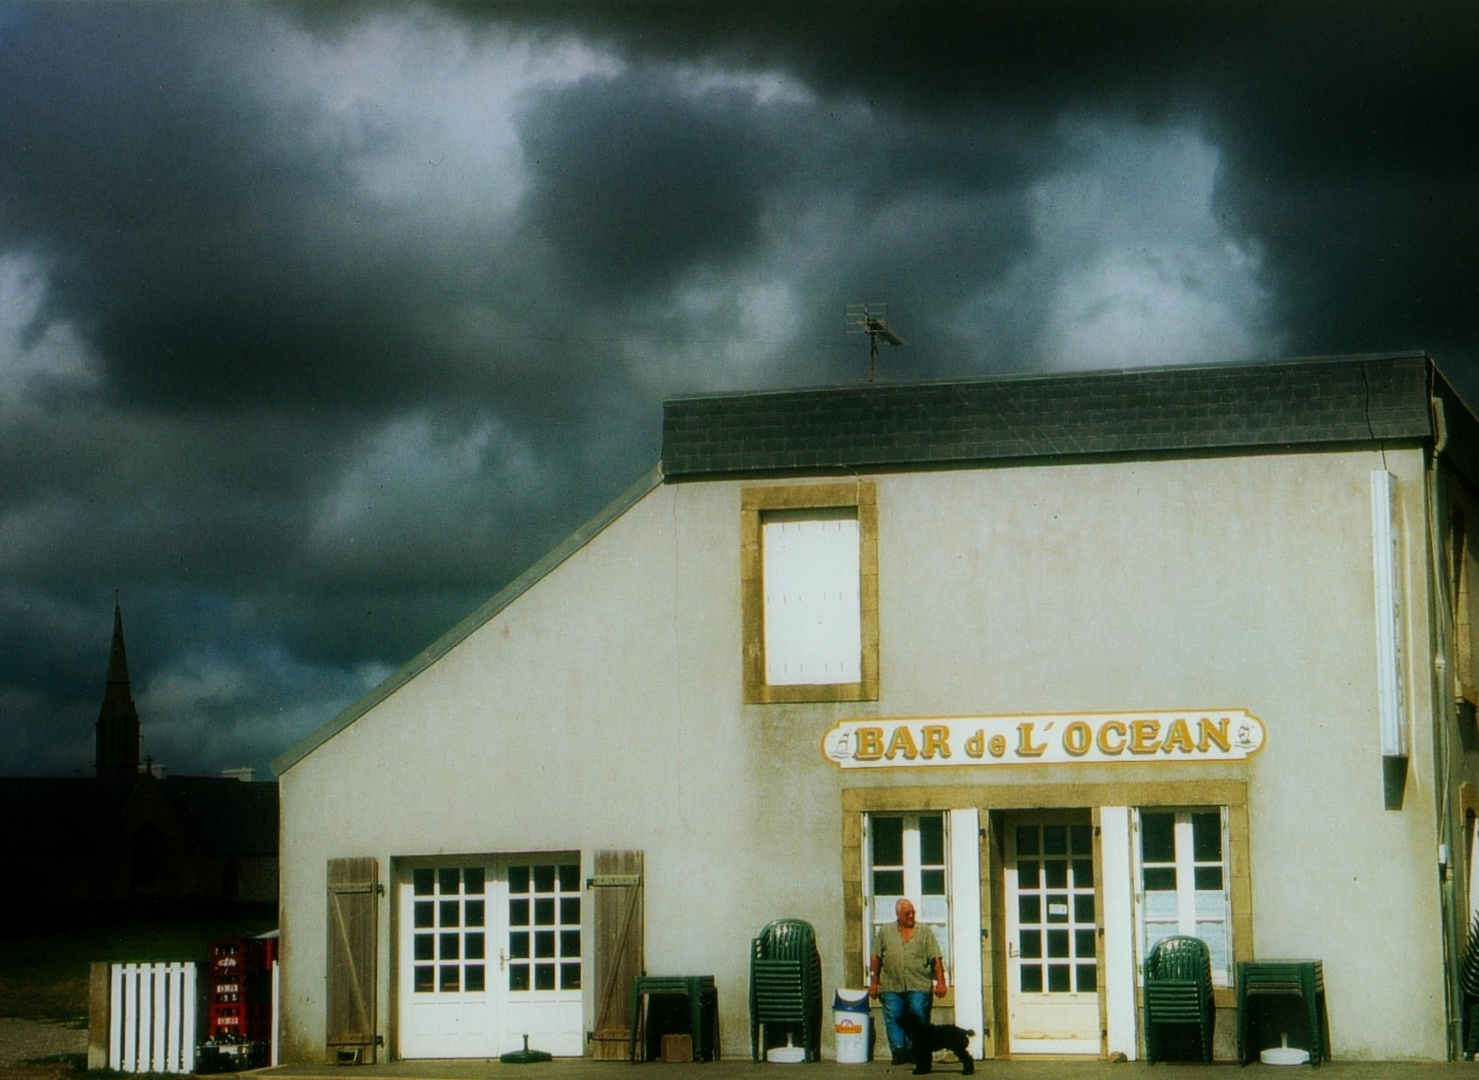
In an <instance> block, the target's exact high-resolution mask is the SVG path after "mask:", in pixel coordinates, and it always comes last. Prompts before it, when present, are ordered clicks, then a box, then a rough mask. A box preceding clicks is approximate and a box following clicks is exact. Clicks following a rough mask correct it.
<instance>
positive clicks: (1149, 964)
mask: <svg viewBox="0 0 1479 1080" xmlns="http://www.w3.org/2000/svg"><path fill="white" fill-rule="evenodd" d="M1215 1023H1216V1011H1215V1009H1214V1007H1213V1004H1212V958H1211V955H1210V954H1209V953H1208V951H1207V945H1206V942H1204V941H1202V940H1201V939H1200V938H1194V937H1168V938H1162V939H1161V940H1160V941H1158V942H1156V943H1155V945H1154V946H1153V947H1152V948H1151V950H1150V955H1149V956H1147V957H1146V958H1145V1061H1146V1063H1147V1064H1149V1065H1154V1064H1155V1063H1156V1062H1157V1061H1164V1060H1165V1059H1166V1055H1165V1052H1164V1051H1165V1046H1166V1042H1165V1036H1166V1028H1168V1027H1170V1026H1171V1025H1176V1026H1177V1027H1182V1028H1184V1027H1187V1026H1195V1028H1196V1032H1197V1042H1198V1049H1199V1050H1200V1052H1201V1059H1202V1063H1203V1064H1205V1065H1210V1064H1211V1063H1212V1029H1213V1025H1214V1024H1215Z"/></svg>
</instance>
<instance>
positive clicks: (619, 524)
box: [281, 450, 1446, 1062]
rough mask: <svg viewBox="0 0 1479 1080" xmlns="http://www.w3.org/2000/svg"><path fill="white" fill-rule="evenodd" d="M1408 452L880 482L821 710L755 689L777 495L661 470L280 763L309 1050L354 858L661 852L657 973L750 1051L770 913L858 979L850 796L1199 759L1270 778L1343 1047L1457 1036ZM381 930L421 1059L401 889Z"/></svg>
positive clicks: (1085, 776) (1292, 942)
mask: <svg viewBox="0 0 1479 1080" xmlns="http://www.w3.org/2000/svg"><path fill="white" fill-rule="evenodd" d="M1381 467H1383V455H1381V454H1379V453H1376V452H1368V451H1350V452H1327V453H1311V454H1287V455H1278V454H1270V455H1259V456H1244V457H1236V456H1226V457H1221V456H1219V457H1205V458H1192V459H1179V460H1159V461H1130V462H1113V463H1087V464H1085V463H1078V464H1072V465H1032V466H1018V467H1011V468H997V469H972V470H956V471H938V472H916V473H888V474H881V475H878V476H875V477H873V478H872V479H873V480H875V481H876V484H877V490H878V515H879V525H878V537H879V541H878V543H879V557H878V561H879V591H880V599H879V610H880V615H879V620H880V651H881V656H880V665H879V667H880V679H879V682H880V691H879V698H878V700H877V701H876V702H851V703H847V702H839V703H820V704H818V703H813V704H778V705H744V704H743V703H742V702H743V693H742V671H741V660H742V657H741V638H742V634H741V618H740V574H739V565H740V553H739V536H740V530H739V516H740V491H741V489H742V488H743V487H746V486H750V487H753V486H756V485H755V484H743V483H740V482H737V481H722V482H706V483H688V484H669V485H665V486H663V487H660V488H658V489H657V490H655V491H653V492H652V493H650V494H649V495H648V496H646V497H645V498H644V499H642V500H641V501H639V502H638V503H637V504H636V505H634V506H633V507H632V508H631V509H630V510H628V511H627V512H626V514H624V515H623V516H622V517H620V518H619V519H618V520H617V521H616V522H614V523H613V524H612V525H611V526H610V527H609V528H608V529H606V530H605V531H604V532H602V533H601V534H599V535H598V536H597V537H595V538H594V539H593V540H592V541H591V542H590V543H589V544H588V545H586V547H584V548H583V549H582V550H581V551H579V552H578V553H576V554H575V555H574V556H572V557H571V558H570V559H569V560H568V561H566V562H565V563H564V564H562V565H561V566H559V567H558V568H557V569H556V570H554V571H553V572H552V573H550V574H549V576H548V577H546V578H545V579H543V580H542V581H541V582H539V583H538V584H537V585H536V586H535V587H534V588H532V589H531V590H529V591H528V592H527V593H525V594H524V595H523V596H521V597H520V598H519V599H518V600H516V601H515V602H514V603H513V604H512V605H510V606H509V607H508V608H507V609H505V610H504V611H502V612H500V613H499V614H498V615H497V616H495V617H494V618H492V619H491V620H490V621H489V622H487V623H486V624H485V625H483V626H482V627H481V628H480V629H478V630H477V631H475V632H474V633H473V634H472V635H471V636H469V637H468V638H467V639H466V640H465V641H463V642H462V643H461V644H460V645H459V646H457V647H456V648H455V649H453V650H452V651H451V652H449V653H448V654H447V655H446V656H444V657H442V658H441V659H440V660H439V661H438V662H437V663H435V664H434V665H432V666H431V667H430V668H428V669H427V670H426V671H425V672H423V673H422V674H421V675H419V676H418V677H417V678H415V679H413V680H412V681H411V682H409V683H407V684H406V685H405V686H403V687H402V688H400V689H399V690H398V691H397V692H396V693H394V694H393V695H391V696H390V697H389V698H387V699H386V700H385V701H383V702H381V703H380V704H379V705H377V706H376V707H375V708H373V709H372V710H371V711H370V712H368V713H366V714H365V715H364V716H362V717H360V718H359V719H358V720H357V721H356V722H355V723H353V724H352V725H350V726H349V727H348V728H346V729H345V730H343V731H341V732H339V733H338V734H337V735H335V736H334V737H333V738H332V739H330V740H329V741H328V742H326V743H325V744H324V745H322V746H321V747H319V748H318V749H317V750H316V751H314V752H313V753H312V754H310V755H309V756H308V757H306V758H304V759H302V760H300V761H298V762H296V763H295V764H294V765H293V766H292V767H291V768H290V769H289V770H288V771H287V772H286V773H284V775H283V776H282V778H281V791H282V800H283V823H284V825H283V828H284V834H283V850H282V862H283V897H282V929H283V962H284V975H283V1001H284V1020H285V1026H284V1047H285V1058H286V1060H290V1061H305V1062H306V1061H316V1060H319V1059H320V1058H321V1056H322V1050H323V1048H322V1038H323V1035H322V1033H323V1025H324V1013H323V1001H322V985H323V980H322V970H323V957H324V867H325V863H326V861H327V859H329V858H331V857H337V856H347V855H374V856H376V857H377V858H378V859H379V860H380V863H381V868H382V870H381V872H382V875H385V874H386V873H387V872H388V871H389V869H390V867H391V865H392V861H393V860H394V859H396V858H399V857H410V856H426V855H450V854H456V853H504V852H526V851H580V852H582V853H583V854H584V855H586V857H587V858H588V857H589V854H590V853H591V852H593V851H595V850H597V849H601V848H608V847H609V848H636V849H642V850H643V851H645V853H646V866H647V886H646V904H647V907H646V920H647V927H648V930H647V935H646V953H647V967H648V970H650V971H654V972H678V971H683V972H706V973H713V974H714V975H715V976H716V977H717V979H718V981H719V987H720V1003H721V1008H722V1028H723V1030H724V1031H725V1032H726V1033H727V1043H726V1046H725V1052H726V1053H727V1054H739V1053H744V1052H747V1051H748V1046H747V1045H745V1043H746V1041H747V1036H746V1032H747V1031H748V1016H747V1008H746V1002H745V997H746V985H747V982H746V980H747V971H748V968H747V959H746V956H747V943H748V940H749V938H750V937H751V936H752V935H753V934H754V933H755V931H756V930H757V929H758V928H759V927H760V926H761V925H762V924H763V923H765V922H766V921H768V920H770V919H772V918H776V917H779V916H783V915H784V916H793V917H799V918H804V919H807V920H808V921H810V922H812V924H813V925H814V926H815V927H816V929H817V934H818V945H819V948H820V950H821V953H822V957H823V963H824V982H825V984H826V985H827V986H828V987H832V986H839V985H847V984H848V983H849V982H854V981H855V980H856V977H857V975H856V973H855V972H851V971H846V970H844V956H845V955H846V954H847V953H848V952H849V951H854V950H855V949H856V948H857V943H855V942H853V941H850V940H847V939H846V938H847V935H846V934H845V931H844V917H843V909H844V890H843V881H844V879H845V878H846V877H847V876H848V875H852V876H854V877H855V876H856V874H857V868H855V867H852V866H847V865H844V862H843V857H842V850H843V829H844V814H843V809H842V806H843V792H844V790H846V789H854V788H874V787H890V788H898V789H907V788H909V787H912V786H921V785H924V784H926V783H927V784H928V785H929V786H930V787H931V788H932V789H938V788H940V787H945V788H950V787H958V788H959V789H960V795H961V805H962V806H966V805H980V806H982V807H983V808H985V809H988V810H989V809H990V808H991V802H992V799H991V794H990V792H991V788H992V785H995V784H1010V785H1013V786H1014V787H1022V786H1027V787H1030V786H1032V785H1042V787H1043V789H1044V791H1045V793H1046V792H1051V796H1048V795H1045V798H1044V805H1069V803H1067V802H1065V799H1066V798H1067V796H1066V795H1065V791H1069V792H1071V791H1072V790H1073V789H1074V788H1075V787H1078V788H1081V789H1082V790H1083V792H1084V794H1085V796H1086V797H1087V796H1088V795H1089V794H1090V792H1091V791H1094V792H1097V791H1102V790H1103V789H1104V787H1105V786H1109V787H1112V788H1115V789H1116V790H1119V791H1122V792H1132V791H1133V790H1134V789H1135V788H1136V786H1137V785H1140V786H1144V785H1151V784H1167V783H1179V784H1185V785H1188V786H1189V790H1195V785H1196V784H1198V783H1199V782H1203V781H1241V782H1244V783H1246V785H1247V790H1248V812H1249V831H1250V835H1249V843H1248V848H1249V852H1250V857H1251V875H1250V876H1251V893H1252V905H1251V906H1252V912H1251V925H1252V927H1253V942H1252V948H1253V952H1254V954H1255V955H1257V956H1261V957H1269V956H1285V955H1300V956H1304V955H1309V956H1317V957H1320V958H1322V959H1323V960H1324V964H1325V977H1326V984H1327V988H1328V994H1329V1005H1330V1023H1331V1029H1332V1041H1333V1044H1334V1047H1335V1050H1336V1053H1337V1054H1338V1055H1339V1056H1341V1057H1347V1058H1384V1059H1400V1058H1442V1057H1444V1056H1445V1055H1446V1049H1445V1047H1446V1043H1445V1029H1444V1025H1445V1013H1444V1003H1443V986H1444V983H1443V958H1442V950H1441V934H1440V930H1439V924H1440V920H1441V913H1440V909H1439V892H1438V890H1437V889H1435V888H1434V887H1433V880H1434V876H1433V873H1432V870H1433V858H1434V855H1433V853H1434V851H1435V850H1436V844H1437V834H1436V831H1435V828H1434V821H1433V815H1432V814H1431V813H1430V812H1429V807H1431V806H1432V805H1433V799H1434V790H1435V788H1434V776H1433V772H1432V762H1433V760H1434V746H1433V743H1432V724H1431V719H1430V718H1431V717H1432V715H1433V705H1432V700H1431V698H1432V686H1431V680H1430V679H1428V678H1427V675H1426V673H1427V672H1428V671H1429V670H1431V662H1432V657H1431V654H1430V650H1429V644H1428V634H1427V629H1426V628H1427V626H1428V619H1429V614H1430V613H1429V610H1428V606H1427V590H1426V581H1427V572H1428V571H1427V566H1426V559H1427V554H1426V551H1427V548H1426V542H1425V533H1424V530H1425V511H1424V501H1423V498H1424V497H1423V490H1424V488H1423V481H1424V475H1423V454H1422V452H1421V451H1420V450H1395V451H1394V450H1388V451H1387V453H1386V454H1385V467H1386V468H1388V469H1389V470H1391V471H1392V472H1393V473H1394V474H1395V475H1396V476H1397V477H1398V482H1399V493H1400V497H1401V506H1402V514H1403V531H1404V537H1405V545H1404V548H1403V552H1404V573H1405V595H1406V599H1407V606H1406V609H1405V613H1406V625H1407V627H1408V635H1407V641H1406V643H1405V644H1406V646H1407V653H1406V658H1407V665H1408V677H1407V687H1408V695H1409V716H1410V717H1411V718H1412V719H1411V725H1412V732H1411V743H1412V757H1411V769H1410V774H1409V777H1408V781H1407V788H1406V801H1405V803H1404V806H1403V809H1402V810H1400V811H1388V810H1386V809H1384V807H1383V791H1382V768H1381V765H1382V763H1381V758H1380V744H1379V732H1378V728H1377V717H1376V702H1375V674H1374V669H1375V663H1376V659H1375V657H1376V649H1375V640H1374V631H1373V623H1374V614H1373V596H1372V584H1371V573H1372V571H1371V538H1370V503H1369V494H1368V492H1369V476H1370V472H1371V470H1372V469H1374V468H1381ZM786 482H787V483H792V484H794V483H796V481H795V480H794V479H788V480H787V481H786ZM1221 707H1245V708H1247V709H1249V710H1250V711H1251V712H1252V713H1254V714H1255V715H1256V716H1258V717H1260V718H1261V719H1262V721H1263V723H1264V724H1265V726H1266V728H1267V732H1268V745H1267V746H1266V748H1265V749H1264V750H1263V751H1262V752H1261V753H1259V754H1258V755H1257V756H1256V757H1254V758H1253V759H1251V760H1249V761H1247V762H1243V763H1221V764H1178V763H1173V762H1170V761H1158V762H1155V763H1139V762H1137V763H1116V764H1110V765H1101V766H1090V765H1067V766H1017V767H1009V766H995V767H990V768H987V767H964V768H954V767H951V768H943V769H931V770H928V771H927V772H923V771H908V770H902V769H900V770H893V769H891V770H883V771H880V772H870V773H842V772H840V771H839V770H837V769H836V768H835V767H834V766H833V765H831V764H830V763H829V762H827V761H826V760H825V759H824V758H823V757H822V755H821V753H820V751H819V746H818V743H819V740H820V738H821V736H822V734H823V733H824V732H825V731H826V730H827V729H828V728H829V727H830V726H831V725H832V724H833V723H834V722H835V721H836V720H839V719H842V718H846V717H854V716H936V715H939V716H950V715H971V714H985V713H990V714H1015V713H1037V712H1045V713H1064V712H1073V711H1093V710H1106V711H1107V710H1162V709H1181V708H1185V709H1203V708H1221ZM899 797H900V798H904V796H899ZM1116 803H1117V804H1118V803H1119V800H1116ZM1126 804H1128V805H1133V803H1132V802H1131V803H1126ZM1236 914H1238V915H1239V916H1240V917H1243V918H1246V917H1248V916H1249V915H1250V913H1248V912H1242V913H1236ZM381 917H382V918H381V937H380V941H381V955H380V965H379V970H380V998H379V1001H380V1009H379V1014H380V1030H381V1032H382V1033H384V1034H385V1036H386V1038H387V1042H388V1043H389V1044H390V1046H389V1048H390V1051H391V1053H392V1054H393V1053H394V1052H395V1046H394V1042H395V1035H394V1025H395V1017H394V997H395V995H394V992H393V987H394V985H395V983H394V974H393V972H394V964H395V962H396V958H395V956H394V955H393V952H394V950H393V948H392V942H393V940H394V937H395V932H394V929H393V925H394V924H393V922H392V904H391V901H390V899H389V898H388V897H387V898H386V899H385V900H384V901H383V902H382V911H381ZM988 981H989V972H988ZM1392 1002H1402V1003H1403V1007H1402V1008H1400V1009H1394V1008H1391V1003H1392ZM986 1015H987V1016H988V1017H990V1016H991V1006H990V1004H989V1003H988V1005H987V1008H986Z"/></svg>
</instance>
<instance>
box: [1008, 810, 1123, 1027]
mask: <svg viewBox="0 0 1479 1080" xmlns="http://www.w3.org/2000/svg"><path fill="white" fill-rule="evenodd" d="M1005 839H1006V845H1005V846H1006V851H1005V858H1004V860H1003V863H1004V865H1003V871H1004V872H1003V892H1004V897H1003V899H1004V904H1003V906H1004V909H1005V914H1006V931H1007V1016H1008V1033H1009V1044H1008V1050H1009V1051H1010V1052H1011V1053H1012V1054H1099V1053H1100V1051H1101V1035H1100V1031H1101V1023H1100V1009H1099V985H1100V982H1101V979H1100V972H1099V964H1098V960H1097V953H1098V949H1097V940H1096V939H1097V936H1098V933H1097V924H1096V921H1095V910H1096V904H1095V895H1094V829H1093V825H1092V821H1091V817H1090V812H1089V811H1088V810H1053V811H1046V810H1045V811H1029V812H1023V813H1019V814H1013V815H1011V816H1010V817H1009V818H1008V819H1007V822H1006V838H1005Z"/></svg>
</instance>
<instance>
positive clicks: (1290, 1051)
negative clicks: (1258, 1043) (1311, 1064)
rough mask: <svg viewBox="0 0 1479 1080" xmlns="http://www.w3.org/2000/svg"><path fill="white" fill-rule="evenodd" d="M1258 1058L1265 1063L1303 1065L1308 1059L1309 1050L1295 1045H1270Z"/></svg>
mask: <svg viewBox="0 0 1479 1080" xmlns="http://www.w3.org/2000/svg"><path fill="white" fill-rule="evenodd" d="M1258 1058H1259V1060H1260V1061H1262V1062H1263V1063H1264V1064H1265V1065H1303V1064H1304V1063H1305V1062H1306V1061H1308V1060H1309V1059H1310V1052H1309V1051H1308V1050H1301V1049H1299V1047H1297V1046H1270V1047H1269V1048H1268V1049H1267V1050H1264V1051H1262V1052H1261V1053H1260V1054H1259V1055H1258Z"/></svg>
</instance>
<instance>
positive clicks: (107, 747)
mask: <svg viewBox="0 0 1479 1080" xmlns="http://www.w3.org/2000/svg"><path fill="white" fill-rule="evenodd" d="M95 767H96V769H97V774H98V775H99V776H134V775H136V774H137V773H138V771H139V711H138V710H137V709H136V708H134V699H133V693H132V691H131V690H130V689H129V685H128V654H127V652H126V651H125V650H124V647H123V611H122V609H121V608H120V607H119V605H118V601H117V599H116V598H115V599H114V602H113V646H112V648H111V649H109V651H108V682H107V685H106V687H104V689H103V707H102V709H101V710H100V711H99V713H98V737H97V758H96V761H95Z"/></svg>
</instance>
